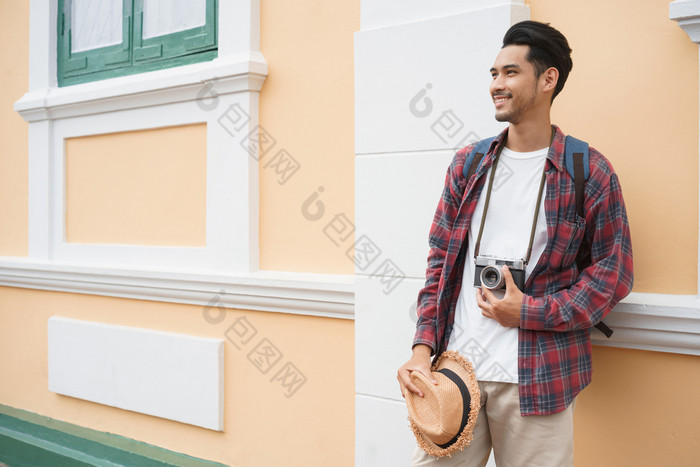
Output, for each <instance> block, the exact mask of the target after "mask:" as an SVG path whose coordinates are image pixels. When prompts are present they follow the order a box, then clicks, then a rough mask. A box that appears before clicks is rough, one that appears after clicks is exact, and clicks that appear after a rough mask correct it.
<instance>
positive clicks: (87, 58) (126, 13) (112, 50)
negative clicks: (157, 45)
mask: <svg viewBox="0 0 700 467" xmlns="http://www.w3.org/2000/svg"><path fill="white" fill-rule="evenodd" d="M132 7H133V4H132V0H123V13H122V41H121V43H120V44H116V45H109V46H106V47H99V48H94V49H89V50H85V51H80V52H73V48H72V44H73V35H74V31H73V28H72V24H73V23H72V13H73V9H72V0H59V10H58V82H59V86H63V85H66V84H75V83H79V82H85V81H92V80H94V79H100V78H98V77H97V76H102V77H110V76H117V75H119V74H120V73H119V69H120V68H122V69H123V68H124V67H129V66H131V55H132V53H133V52H132V44H131V38H132V36H133V34H132V29H133V28H132V16H133V15H132ZM98 73H99V75H96V76H95V77H87V76H88V75H95V74H98ZM86 77H87V78H86Z"/></svg>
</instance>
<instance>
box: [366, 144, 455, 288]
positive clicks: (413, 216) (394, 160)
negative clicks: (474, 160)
mask: <svg viewBox="0 0 700 467" xmlns="http://www.w3.org/2000/svg"><path fill="white" fill-rule="evenodd" d="M453 156H454V154H453V152H452V151H440V152H426V153H423V152H421V153H407V154H382V155H372V156H360V157H357V158H356V159H355V177H356V180H357V184H356V187H355V225H356V228H357V234H356V239H357V240H356V241H358V242H359V241H361V239H363V238H366V239H369V240H371V241H372V242H374V243H375V244H376V245H377V247H378V248H379V249H380V250H381V253H382V256H383V257H384V258H387V259H390V260H391V261H392V262H393V263H395V264H396V266H397V267H398V269H400V270H401V272H402V273H403V274H404V275H405V276H407V277H413V278H417V279H424V278H425V267H426V265H427V262H426V260H427V257H428V251H429V246H428V234H429V233H430V225H431V223H432V220H433V215H434V214H435V208H436V207H437V204H438V201H439V199H440V195H441V193H442V188H443V183H444V181H445V174H446V172H447V168H448V167H449V165H450V162H451V161H452V158H453ZM387 178H389V179H390V180H387ZM387 218H390V219H391V222H387ZM363 235H366V237H363ZM380 261H381V258H378V261H377V262H380ZM372 266H373V265H371V266H370V267H368V268H366V269H365V270H356V273H357V274H366V275H370V274H372V273H373V272H374V271H375V269H376V268H373V267H372ZM358 269H359V268H358Z"/></svg>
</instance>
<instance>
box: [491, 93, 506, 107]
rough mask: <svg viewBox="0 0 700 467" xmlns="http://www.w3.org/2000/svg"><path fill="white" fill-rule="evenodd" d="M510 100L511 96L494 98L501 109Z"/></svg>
mask: <svg viewBox="0 0 700 467" xmlns="http://www.w3.org/2000/svg"><path fill="white" fill-rule="evenodd" d="M508 99H510V96H504V95H496V96H493V103H494V104H495V105H496V107H500V106H501V105H503V103H504V102H505V101H507V100H508Z"/></svg>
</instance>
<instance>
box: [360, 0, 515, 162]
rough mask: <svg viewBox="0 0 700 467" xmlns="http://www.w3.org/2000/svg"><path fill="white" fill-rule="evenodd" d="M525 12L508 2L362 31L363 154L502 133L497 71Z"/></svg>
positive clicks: (451, 144)
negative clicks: (494, 94) (514, 22)
mask: <svg viewBox="0 0 700 467" xmlns="http://www.w3.org/2000/svg"><path fill="white" fill-rule="evenodd" d="M524 12H527V7H524V6H514V7H509V6H500V7H495V8H489V9H485V10H478V11H474V12H470V13H463V14H459V15H455V16H447V17H442V18H436V19H430V20H426V21H420V22H414V23H409V24H404V25H400V26H396V27H392V28H385V29H373V30H368V31H360V32H358V33H357V34H356V36H355V87H356V92H355V103H356V104H355V152H356V153H357V154H367V153H385V152H404V151H417V150H437V149H453V148H457V147H461V146H464V143H465V141H470V140H473V139H475V138H485V137H487V136H491V135H494V134H496V133H498V132H499V131H500V129H502V128H503V127H504V125H503V124H502V123H498V122H496V120H495V119H494V110H493V103H492V101H491V98H490V96H489V92H488V86H489V82H490V80H491V76H490V73H489V69H490V68H491V65H493V61H494V59H495V57H496V55H497V54H498V51H499V50H500V46H501V44H502V39H503V34H504V33H505V31H506V30H507V28H508V27H510V25H511V16H512V14H513V15H515V16H517V17H520V16H524V15H523V14H522V13H524ZM515 13H517V14H515ZM518 19H519V18H518Z"/></svg>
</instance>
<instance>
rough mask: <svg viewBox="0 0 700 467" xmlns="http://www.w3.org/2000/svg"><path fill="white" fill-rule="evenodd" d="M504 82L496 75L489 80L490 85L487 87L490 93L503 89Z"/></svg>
mask: <svg viewBox="0 0 700 467" xmlns="http://www.w3.org/2000/svg"><path fill="white" fill-rule="evenodd" d="M504 84H505V80H504V79H503V77H502V76H501V75H497V76H496V77H495V78H494V79H492V80H491V85H490V86H489V87H490V88H491V92H493V91H500V90H502V89H503V88H504Z"/></svg>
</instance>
